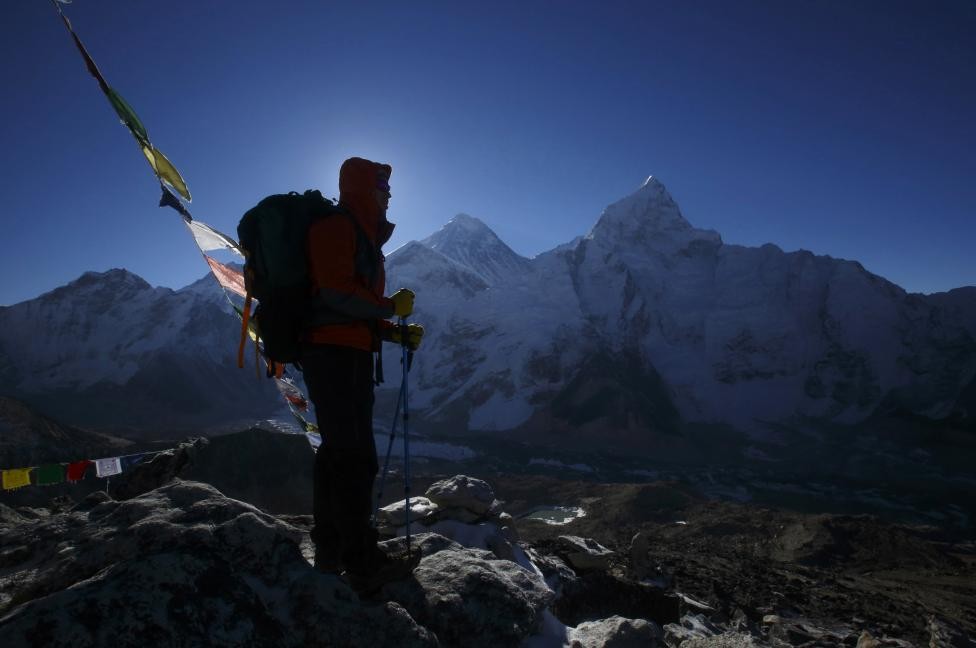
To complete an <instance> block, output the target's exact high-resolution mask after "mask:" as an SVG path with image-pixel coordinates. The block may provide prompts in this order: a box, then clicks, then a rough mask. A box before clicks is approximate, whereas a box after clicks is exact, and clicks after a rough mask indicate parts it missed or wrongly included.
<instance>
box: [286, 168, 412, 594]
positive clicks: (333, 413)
mask: <svg viewBox="0 0 976 648" xmlns="http://www.w3.org/2000/svg"><path fill="white" fill-rule="evenodd" d="M391 171H392V169H391V167H390V165H387V164H379V163H376V162H371V161H369V160H365V159H362V158H350V159H348V160H346V161H345V162H344V163H343V164H342V167H341V169H340V171H339V207H340V208H341V209H342V210H343V211H345V212H346V213H347V215H349V216H350V217H348V218H344V217H330V218H323V219H320V220H318V221H316V222H314V223H313V224H312V226H311V227H310V228H309V231H308V259H309V276H310V279H311V283H312V290H313V294H312V304H313V305H312V320H311V323H312V327H311V328H310V329H309V330H308V332H307V333H306V336H305V340H304V343H303V345H302V350H301V366H302V370H303V373H304V378H305V384H306V385H307V386H308V390H309V396H310V398H311V400H312V402H313V403H314V405H315V414H316V419H317V421H318V426H319V431H320V432H321V434H322V445H321V446H320V448H319V450H318V452H317V453H316V456H315V468H314V492H313V509H314V511H313V512H314V518H315V520H314V522H315V523H314V527H313V529H312V532H311V538H312V541H313V543H314V544H315V567H316V569H318V570H320V571H323V572H329V573H340V572H341V571H343V570H344V576H345V577H346V579H347V580H348V581H349V583H350V585H352V586H353V588H354V589H357V590H359V591H363V590H372V589H376V588H377V587H379V586H380V585H382V584H383V583H385V582H388V581H391V580H397V579H399V578H404V577H406V576H407V575H408V574H409V573H410V572H411V571H412V569H413V567H415V566H416V561H417V560H418V559H419V556H418V557H417V558H411V557H410V556H409V554H404V555H403V556H390V555H387V554H386V553H385V552H384V551H383V550H382V549H380V548H379V547H378V545H377V539H378V535H377V532H376V530H375V529H374V528H373V527H372V525H371V524H370V515H371V513H372V490H373V482H374V479H375V477H376V474H377V471H378V462H377V458H376V444H375V441H374V439H373V401H374V396H373V389H374V386H375V385H376V384H377V383H378V382H381V381H382V353H381V342H382V341H389V342H395V343H398V344H403V345H406V346H407V347H408V349H410V350H415V349H416V348H417V347H418V346H419V345H420V341H421V339H422V337H423V334H424V329H423V327H422V326H420V325H419V324H412V323H411V324H409V325H397V324H394V323H393V322H390V321H389V318H392V317H394V316H396V317H400V318H406V317H407V316H409V315H410V314H411V313H412V312H413V302H414V293H413V292H411V291H410V290H407V289H402V288H401V289H400V290H397V291H396V292H395V293H393V295H392V296H391V297H384V296H383V293H384V290H385V284H386V277H385V272H384V267H383V262H384V256H383V253H382V250H381V248H382V246H383V244H384V243H386V242H387V241H388V240H389V238H390V235H391V234H392V233H393V227H394V224H393V223H390V222H389V221H387V219H386V210H387V207H388V205H389V200H390V196H391V194H390V184H389V182H390V174H391ZM401 322H402V320H401ZM374 352H375V353H377V356H376V363H375V371H374V360H373V353H374Z"/></svg>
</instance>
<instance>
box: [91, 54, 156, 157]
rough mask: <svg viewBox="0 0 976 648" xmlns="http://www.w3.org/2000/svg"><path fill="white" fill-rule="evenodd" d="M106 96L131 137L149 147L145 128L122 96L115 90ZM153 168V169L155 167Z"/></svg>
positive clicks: (110, 90) (109, 91) (110, 89)
mask: <svg viewBox="0 0 976 648" xmlns="http://www.w3.org/2000/svg"><path fill="white" fill-rule="evenodd" d="M89 60H90V59H89ZM92 65H94V62H92ZM90 69H91V68H89V70H90ZM106 94H107V95H108V100H109V102H110V103H111V104H112V108H115V113H116V114H117V115H118V116H119V119H121V120H122V123H123V124H125V125H126V126H128V127H129V130H130V131H132V136H133V137H135V138H136V140H138V142H139V143H140V144H142V145H143V146H151V145H150V144H149V133H147V132H146V127H145V126H143V125H142V122H141V121H140V120H139V117H138V116H136V111H134V110H133V109H132V106H130V105H129V104H128V102H126V100H125V99H123V98H122V95H120V94H119V93H118V92H116V91H115V88H109V89H108V91H107V92H106ZM153 166H154V167H155V165H153Z"/></svg>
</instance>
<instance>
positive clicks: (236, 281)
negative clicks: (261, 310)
mask: <svg viewBox="0 0 976 648" xmlns="http://www.w3.org/2000/svg"><path fill="white" fill-rule="evenodd" d="M203 258H204V259H206V260H207V264H209V265H210V271H211V272H213V276H214V277H216V278H217V283H219V284H220V285H221V286H223V287H224V288H226V289H227V290H229V291H231V292H232V293H236V294H238V295H240V296H241V297H247V289H246V288H245V287H244V275H242V274H241V273H240V271H238V270H235V269H234V268H232V267H230V266H228V265H224V264H223V263H221V262H220V261H217V260H216V259H214V258H212V257H208V256H207V255H206V254H204V255H203Z"/></svg>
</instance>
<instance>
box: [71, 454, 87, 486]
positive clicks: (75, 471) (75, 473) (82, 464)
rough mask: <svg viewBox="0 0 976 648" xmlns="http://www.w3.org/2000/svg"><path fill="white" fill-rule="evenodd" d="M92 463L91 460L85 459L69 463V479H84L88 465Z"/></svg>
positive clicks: (73, 480)
mask: <svg viewBox="0 0 976 648" xmlns="http://www.w3.org/2000/svg"><path fill="white" fill-rule="evenodd" d="M91 463H92V462H91V461H89V460H88V459H85V460H84V461H75V462H74V463H70V464H68V476H67V479H68V481H69V482H76V481H81V480H82V479H84V478H85V472H86V471H87V470H88V466H90V465H91Z"/></svg>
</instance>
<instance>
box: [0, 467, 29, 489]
mask: <svg viewBox="0 0 976 648" xmlns="http://www.w3.org/2000/svg"><path fill="white" fill-rule="evenodd" d="M32 470H34V469H33V468H14V469H12V470H4V471H3V489H4V490H13V489H14V488H20V487H22V486H30V474H31V471H32Z"/></svg>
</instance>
